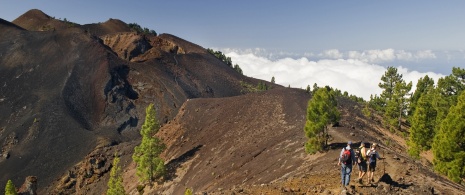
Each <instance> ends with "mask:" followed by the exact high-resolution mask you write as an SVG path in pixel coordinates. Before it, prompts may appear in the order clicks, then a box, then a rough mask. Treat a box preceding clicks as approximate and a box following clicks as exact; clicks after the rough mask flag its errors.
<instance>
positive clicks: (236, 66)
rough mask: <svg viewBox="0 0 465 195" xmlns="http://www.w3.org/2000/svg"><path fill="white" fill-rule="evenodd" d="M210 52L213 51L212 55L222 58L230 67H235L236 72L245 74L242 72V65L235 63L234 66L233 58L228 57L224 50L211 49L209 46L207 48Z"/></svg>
mask: <svg viewBox="0 0 465 195" xmlns="http://www.w3.org/2000/svg"><path fill="white" fill-rule="evenodd" d="M207 51H208V53H211V54H212V55H214V56H215V57H216V58H218V59H219V60H221V61H222V62H224V63H225V64H226V65H228V66H229V67H231V68H233V69H234V70H235V71H236V72H238V73H240V74H244V73H243V72H242V69H241V67H240V66H239V65H238V64H235V65H234V67H233V65H232V60H231V57H227V56H226V55H224V54H223V52H221V51H215V50H213V49H210V48H208V49H207Z"/></svg>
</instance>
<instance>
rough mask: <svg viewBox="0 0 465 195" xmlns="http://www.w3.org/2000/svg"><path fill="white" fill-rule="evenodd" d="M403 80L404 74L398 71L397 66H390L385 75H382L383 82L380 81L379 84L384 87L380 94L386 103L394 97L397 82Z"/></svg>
mask: <svg viewBox="0 0 465 195" xmlns="http://www.w3.org/2000/svg"><path fill="white" fill-rule="evenodd" d="M402 80H403V79H402V75H401V74H399V73H397V68H394V67H388V68H387V71H386V72H384V75H383V76H381V81H383V82H381V83H379V84H378V86H379V87H380V88H381V89H383V92H382V93H381V95H380V96H381V98H382V99H383V100H384V101H385V103H387V102H388V101H390V100H391V99H392V98H393V95H394V88H395V87H396V84H397V83H398V82H401V81H402Z"/></svg>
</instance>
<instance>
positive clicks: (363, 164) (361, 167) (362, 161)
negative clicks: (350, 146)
mask: <svg viewBox="0 0 465 195" xmlns="http://www.w3.org/2000/svg"><path fill="white" fill-rule="evenodd" d="M359 151H360V152H359V155H358V158H357V164H358V178H357V182H358V183H360V184H363V180H362V179H363V177H364V176H365V173H366V172H367V166H368V165H367V148H365V143H363V142H361V144H360V147H359Z"/></svg>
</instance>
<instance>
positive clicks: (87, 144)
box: [0, 10, 465, 194]
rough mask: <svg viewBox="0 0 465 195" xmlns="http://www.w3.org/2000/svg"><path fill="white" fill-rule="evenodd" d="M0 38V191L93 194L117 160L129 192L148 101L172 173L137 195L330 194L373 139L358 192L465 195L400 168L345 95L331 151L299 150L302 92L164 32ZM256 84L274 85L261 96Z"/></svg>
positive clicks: (47, 20)
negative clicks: (11, 187) (377, 165)
mask: <svg viewBox="0 0 465 195" xmlns="http://www.w3.org/2000/svg"><path fill="white" fill-rule="evenodd" d="M0 32H1V34H0V141H1V142H0V143H2V145H0V147H1V154H2V155H1V157H0V172H1V173H2V174H1V175H0V184H2V185H0V186H1V187H2V188H3V186H4V185H3V184H5V183H6V181H7V180H8V179H11V180H12V181H13V182H14V183H15V184H16V186H19V184H21V183H22V181H24V178H26V177H27V176H30V175H33V176H36V177H37V186H38V192H39V194H102V193H104V192H105V191H106V183H107V181H108V177H109V169H110V168H111V162H112V159H113V155H114V154H115V152H116V153H117V154H118V155H120V156H121V159H122V160H121V162H122V166H123V169H124V178H123V179H124V185H125V188H126V191H127V192H128V193H129V194H137V191H138V182H137V178H136V176H135V164H134V163H133V162H132V159H131V155H132V153H133V151H134V146H136V145H137V144H139V143H140V135H139V130H140V128H141V126H142V124H143V123H144V119H145V108H146V107H147V106H148V105H149V104H150V103H153V104H154V105H155V108H156V110H157V116H158V117H157V119H158V120H159V121H160V123H161V124H162V128H161V129H160V131H159V133H158V136H159V137H160V138H161V139H162V140H163V142H164V143H165V144H166V145H167V150H166V151H165V152H164V153H163V154H162V155H163V156H162V157H163V158H164V159H165V161H166V166H167V167H168V175H167V176H166V180H165V182H163V183H158V184H156V185H154V186H146V187H145V189H143V190H144V193H145V194H182V193H183V192H184V190H185V189H186V188H190V189H193V190H194V191H195V192H206V193H208V194H222V193H227V194H232V193H246V194H261V193H270V194H281V193H288V194H305V193H308V194H314V193H338V192H339V191H340V185H339V183H340V176H339V174H340V173H339V172H340V170H339V168H338V167H337V165H336V163H337V162H336V160H337V156H338V153H339V151H340V149H341V148H342V147H343V146H344V145H345V144H344V143H345V142H347V141H348V140H352V141H361V140H363V141H365V142H367V143H372V142H377V143H380V144H381V146H382V150H383V151H384V153H383V154H382V155H384V156H385V157H386V160H385V162H384V168H383V169H379V170H378V172H377V173H376V174H377V177H376V178H377V180H378V185H377V186H369V187H368V186H367V187H359V186H355V189H354V190H355V192H357V193H376V194H378V193H381V194H383V193H384V194H399V193H404V194H407V193H409V194H411V193H414V194H424V193H427V192H434V193H444V194H450V193H452V194H455V193H460V192H463V191H464V190H465V188H463V186H460V185H457V184H454V183H452V182H450V181H449V180H447V179H445V178H443V177H441V176H438V175H436V174H435V173H434V172H433V171H432V170H431V164H430V163H429V162H428V161H426V160H424V161H415V160H413V159H411V158H409V157H408V156H407V155H406V153H405V148H406V144H405V141H404V139H403V138H400V137H398V136H397V135H395V134H392V133H390V132H389V131H388V130H385V129H383V128H382V127H381V124H380V122H379V121H380V119H379V118H377V117H372V118H367V117H365V116H364V115H362V114H361V111H360V110H361V109H360V107H361V106H360V105H359V104H358V103H356V102H353V101H351V100H349V99H346V98H344V97H340V98H339V99H338V105H339V110H340V111H341V112H342V113H343V117H342V119H341V121H340V123H339V125H338V126H335V127H331V128H330V134H331V136H332V139H331V141H330V149H329V150H328V151H326V152H324V153H319V154H316V155H308V154H306V153H305V151H304V150H303V145H304V143H305V141H306V138H305V135H304V133H303V126H304V124H305V115H306V106H307V102H308V100H309V99H310V98H311V94H309V93H307V92H305V91H304V90H301V89H292V88H285V87H282V86H279V85H275V84H272V83H268V82H266V81H260V80H257V79H254V78H250V77H246V76H244V75H242V74H240V73H238V72H237V71H235V70H234V69H233V68H232V67H230V66H228V65H226V64H225V63H224V62H223V61H221V60H219V59H218V58H217V57H215V56H214V55H212V54H210V53H209V52H208V51H207V50H206V49H205V48H203V47H201V46H199V45H196V44H194V43H190V42H188V41H186V40H183V39H181V38H178V37H176V36H174V35H169V34H161V35H158V36H157V35H154V34H143V33H140V32H137V31H134V30H132V29H131V28H129V27H128V25H127V24H125V23H124V22H122V21H120V20H117V19H109V20H108V21H106V22H104V23H98V24H86V25H80V24H76V23H72V22H70V21H67V20H66V21H65V20H59V19H55V18H53V17H50V16H48V15H47V14H45V13H43V12H41V11H40V10H30V11H28V12H26V13H25V14H23V15H22V16H20V17H18V18H17V19H15V20H14V21H13V22H8V21H5V20H0ZM259 82H261V83H266V84H267V85H268V86H271V87H270V88H271V89H270V90H267V91H258V92H257V90H255V88H254V86H257V84H258V83H259ZM354 175H355V174H354ZM354 177H355V176H354ZM0 190H3V189H0Z"/></svg>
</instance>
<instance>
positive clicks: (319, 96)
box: [304, 88, 340, 154]
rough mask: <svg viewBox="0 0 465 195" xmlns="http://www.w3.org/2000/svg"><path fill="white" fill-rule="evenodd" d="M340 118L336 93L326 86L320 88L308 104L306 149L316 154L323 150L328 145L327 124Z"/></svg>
mask: <svg viewBox="0 0 465 195" xmlns="http://www.w3.org/2000/svg"><path fill="white" fill-rule="evenodd" d="M339 119H340V113H339V111H338V110H337V102H336V98H335V96H334V94H333V93H332V92H331V91H328V90H327V89H326V88H319V89H318V90H317V91H316V92H315V93H314V94H313V97H312V99H310V100H309V102H308V106H307V120H306V123H305V128H304V131H305V136H306V137H307V138H308V141H307V143H306V144H305V151H307V153H310V154H314V153H316V152H317V151H321V150H323V148H324V147H325V146H326V145H327V139H328V131H327V128H328V127H327V125H328V124H331V123H336V122H338V121H339Z"/></svg>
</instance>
